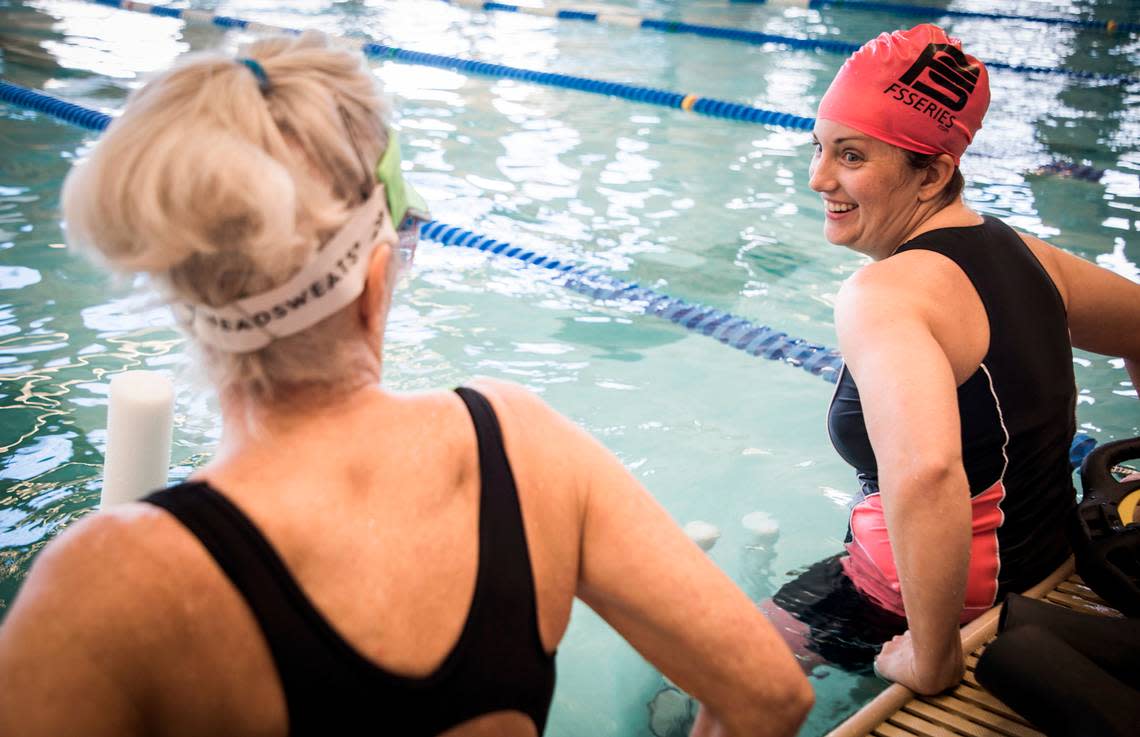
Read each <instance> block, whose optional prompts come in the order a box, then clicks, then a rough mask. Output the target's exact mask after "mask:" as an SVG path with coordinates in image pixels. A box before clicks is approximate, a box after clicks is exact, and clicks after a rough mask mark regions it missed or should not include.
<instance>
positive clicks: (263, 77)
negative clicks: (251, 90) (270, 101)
mask: <svg viewBox="0 0 1140 737" xmlns="http://www.w3.org/2000/svg"><path fill="white" fill-rule="evenodd" d="M238 63H239V64H244V65H245V66H246V68H248V69H249V71H251V72H253V76H255V77H257V87H258V89H260V90H261V94H263V95H264V94H265V93H266V92H268V91H269V75H268V74H266V73H265V69H264V67H262V66H261V64H259V63H257V62H256V61H255V60H253V59H250V58H247V57H242V58H240V59H238Z"/></svg>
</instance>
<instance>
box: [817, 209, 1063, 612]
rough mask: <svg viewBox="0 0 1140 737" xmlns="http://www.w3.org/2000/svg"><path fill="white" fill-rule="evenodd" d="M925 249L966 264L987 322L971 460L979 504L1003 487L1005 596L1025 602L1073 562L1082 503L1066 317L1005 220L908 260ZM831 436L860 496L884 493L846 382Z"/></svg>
mask: <svg viewBox="0 0 1140 737" xmlns="http://www.w3.org/2000/svg"><path fill="white" fill-rule="evenodd" d="M918 249H921V250H927V251H934V252H935V253H940V254H942V255H943V256H945V257H947V258H949V259H950V260H951V261H953V262H954V263H955V264H957V265H958V268H960V269H961V270H962V271H963V272H964V273H965V274H966V276H967V277H968V278H969V279H970V282H971V283H972V284H973V285H974V289H976V290H977V293H978V296H979V297H980V298H981V300H982V305H983V306H984V307H985V310H986V315H987V318H988V320H989V325H990V345H989V350H988V352H987V353H986V356H985V358H984V359H983V361H982V364H981V366H979V367H978V370H977V371H976V372H975V373H974V375H973V376H971V377H970V378H969V379H967V380H966V382H965V383H963V384H962V385H961V386H959V387H958V412H959V415H960V417H961V426H962V460H963V463H964V465H965V470H966V476H967V478H968V479H969V484H970V493H971V495H978V494H980V493H982V492H984V491H985V490H987V489H988V488H990V487H991V486H993V485H994V484H995V483H997V482H999V481H1001V482H1002V483H1003V485H1004V487H1005V491H1006V496H1005V498H1004V499H1003V500H1002V502H1001V505H1000V506H1001V509H1002V511H1003V512H1004V517H1005V518H1004V521H1003V523H1002V525H1001V527H999V528H998V531H997V534H998V546H999V551H1000V555H1001V571H1000V575H999V596H1001V595H1002V594H1004V593H1005V592H1007V591H1011V590H1014V591H1016V590H1023V589H1025V588H1028V587H1029V586H1032V585H1033V584H1035V583H1037V581H1039V580H1040V579H1042V578H1044V577H1045V576H1046V575H1048V574H1049V573H1050V572H1051V571H1052V570H1053V569H1055V568H1056V567H1057V566H1058V565H1060V564H1061V563H1062V562H1063V561H1064V560H1065V558H1066V557H1067V556H1068V555H1069V545H1068V542H1067V540H1066V539H1065V534H1064V520H1065V515H1066V513H1067V512H1068V510H1069V508H1070V507H1071V506H1072V504H1073V502H1074V500H1075V491H1074V488H1073V480H1072V472H1071V470H1070V468H1069V446H1070V444H1071V443H1072V440H1073V434H1074V433H1075V432H1076V415H1075V411H1076V393H1077V392H1076V385H1075V381H1074V377H1073V355H1072V347H1071V345H1070V343H1069V328H1068V317H1067V315H1066V313H1065V305H1064V302H1063V301H1062V300H1061V295H1060V294H1059V293H1058V291H1057V288H1056V286H1055V285H1054V284H1053V281H1052V279H1050V277H1049V274H1048V273H1047V272H1046V271H1045V269H1044V267H1042V266H1041V263H1040V262H1039V261H1038V260H1037V258H1036V257H1035V256H1034V255H1033V252H1032V251H1030V250H1029V247H1028V246H1026V245H1025V242H1024V241H1023V240H1022V239H1021V237H1020V236H1019V235H1018V234H1017V233H1016V232H1015V231H1014V230H1013V229H1012V228H1010V227H1009V226H1008V225H1006V224H1005V223H1003V222H1002V221H1000V220H998V219H996V218H992V217H988V216H987V217H986V218H985V222H984V223H983V224H981V225H976V226H968V227H961V228H941V229H939V230H934V231H930V232H928V233H923V234H922V235H919V236H918V237H916V238H914V239H913V240H911V241H908V242H907V243H905V244H903V245H902V246H901V247H900V248H899V249H898V252H900V253H901V252H903V251H911V250H918ZM828 432H829V434H830V436H831V443H832V445H834V446H835V449H836V451H838V452H839V455H840V456H842V457H843V459H844V460H845V461H847V462H848V463H849V464H851V465H852V466H854V467H855V470H856V472H857V475H858V477H859V480H860V482H861V489H860V491H861V494H862V496H864V497H865V496H867V495H869V494H874V493H877V492H878V469H877V466H876V463H875V454H874V452H873V451H872V449H871V441H870V439H869V438H868V437H867V428H866V425H865V424H864V421H863V409H862V405H861V404H860V400H859V390H858V387H856V386H855V381H854V379H852V377H851V374H850V372H848V371H847V370H843V371H842V372H841V373H840V377H839V383H838V385H837V387H836V391H835V396H834V398H833V399H832V402H831V407H830V409H829V411H828ZM857 502H858V499H857V500H856V503H857Z"/></svg>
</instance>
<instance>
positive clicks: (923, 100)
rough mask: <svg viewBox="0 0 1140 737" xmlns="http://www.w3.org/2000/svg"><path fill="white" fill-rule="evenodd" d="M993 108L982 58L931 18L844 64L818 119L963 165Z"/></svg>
mask: <svg viewBox="0 0 1140 737" xmlns="http://www.w3.org/2000/svg"><path fill="white" fill-rule="evenodd" d="M989 105H990V82H989V76H988V75H987V74H986V68H985V66H984V65H983V64H982V62H980V61H978V60H977V59H975V58H974V57H972V56H968V55H966V54H964V53H963V52H962V42H961V41H959V40H958V39H956V38H950V37H949V36H947V35H946V32H945V31H943V30H942V29H941V28H939V27H938V26H935V25H931V24H929V23H923V24H922V25H918V26H915V27H914V28H912V29H910V30H909V31H895V32H894V33H881V34H879V37H878V38H875V39H872V40H871V41H868V42H867V43H865V44H863V47H862V48H860V49H859V50H858V51H856V52H855V53H854V54H852V55H851V57H850V58H849V59H847V61H845V62H844V63H843V67H842V68H841V69H840V70H839V74H837V75H835V79H834V80H832V82H831V86H830V87H828V88H827V93H826V94H825V95H824V96H823V99H822V100H821V101H820V103H819V113H818V116H819V117H820V118H826V119H827V120H832V121H835V122H836V123H842V124H843V125H846V126H850V127H852V128H854V129H856V130H858V131H862V132H863V133H866V134H867V135H869V136H873V137H874V138H878V139H879V140H881V141H886V142H887V143H892V144H894V145H896V146H899V147H901V148H905V149H909V150H911V151H917V152H918V153H921V154H943V153H945V154H950V155H951V156H952V157H954V163H955V164H957V163H958V162H959V161H960V160H961V158H962V153H963V152H964V151H965V150H966V146H968V145H969V144H970V141H972V140H973V138H974V133H976V132H977V130H978V129H979V128H981V127H982V117H983V116H984V115H985V114H986V108H988V107H989Z"/></svg>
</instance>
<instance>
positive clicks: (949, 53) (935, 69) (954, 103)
mask: <svg viewBox="0 0 1140 737" xmlns="http://www.w3.org/2000/svg"><path fill="white" fill-rule="evenodd" d="M923 72H927V75H926V77H925V79H919V75H921V74H922V73H923ZM899 81H900V82H902V83H903V84H905V85H910V86H911V87H912V88H914V89H915V90H916V91H918V92H921V93H923V94H925V95H927V96H928V97H932V98H934V99H935V100H937V101H938V102H941V103H942V104H943V105H945V106H946V107H948V108H950V109H951V110H954V111H959V110H961V109H962V108H964V107H966V102H967V101H968V100H969V99H970V93H971V92H973V91H974V87H976V86H977V84H978V67H977V66H976V65H974V64H971V63H970V61H969V60H968V59H967V58H966V55H965V54H963V53H962V51H961V49H959V48H957V47H955V46H951V45H950V44H930V45H929V46H927V47H926V50H925V51H923V52H922V55H921V56H919V57H918V60H917V61H915V62H914V64H912V65H911V67H910V69H907V70H906V73H905V74H903V75H902V76H901V77H899Z"/></svg>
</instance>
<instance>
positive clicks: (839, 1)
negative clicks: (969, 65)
mask: <svg viewBox="0 0 1140 737" xmlns="http://www.w3.org/2000/svg"><path fill="white" fill-rule="evenodd" d="M729 2H733V3H752V4H756V5H791V6H795V7H798V8H838V9H841V10H863V11H872V12H879V13H894V14H895V15H919V16H926V17H938V16H948V17H951V18H978V19H982V20H1020V21H1030V22H1033V23H1045V24H1048V25H1052V26H1072V27H1074V28H1089V29H1093V30H1097V31H1105V32H1107V33H1117V32H1120V33H1135V32H1136V31H1140V24H1138V23H1128V22H1122V21H1116V20H1091V19H1084V18H1059V17H1056V16H1039V15H1018V14H1015V13H987V12H985V11H978V10H953V9H947V8H936V7H932V6H930V5H912V4H908V3H887V2H872V1H871V0H729Z"/></svg>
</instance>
